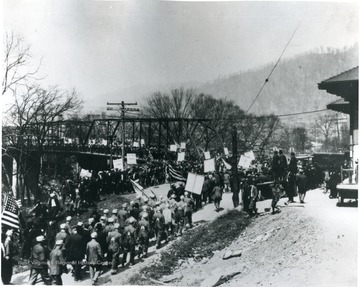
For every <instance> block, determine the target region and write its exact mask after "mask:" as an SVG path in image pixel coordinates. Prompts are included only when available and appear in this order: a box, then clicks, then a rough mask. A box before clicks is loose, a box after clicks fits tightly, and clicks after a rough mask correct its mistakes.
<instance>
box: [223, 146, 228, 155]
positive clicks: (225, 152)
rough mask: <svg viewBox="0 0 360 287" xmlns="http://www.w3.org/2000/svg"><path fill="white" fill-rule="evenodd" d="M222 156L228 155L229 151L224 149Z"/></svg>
mask: <svg viewBox="0 0 360 287" xmlns="http://www.w3.org/2000/svg"><path fill="white" fill-rule="evenodd" d="M224 154H225V155H229V150H228V148H227V147H224Z"/></svg>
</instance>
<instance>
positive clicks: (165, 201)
mask: <svg viewBox="0 0 360 287" xmlns="http://www.w3.org/2000/svg"><path fill="white" fill-rule="evenodd" d="M154 167H156V168H154V169H153V170H152V171H149V172H144V170H145V169H141V168H134V169H132V170H131V171H128V174H127V175H126V177H127V178H129V179H133V180H136V181H137V182H140V183H142V184H143V185H144V186H146V185H152V184H161V183H164V182H166V181H167V180H168V179H169V178H168V177H169V175H168V174H169V169H168V168H164V167H163V166H161V165H157V166H156V165H154ZM199 169H201V165H198V164H194V165H191V164H190V165H189V164H186V165H183V166H179V167H178V170H179V173H178V175H179V176H182V175H183V176H184V177H185V176H186V173H187V172H190V171H192V172H197V171H198V170H199ZM311 169H312V167H309V168H307V170H305V171H304V170H303V169H302V167H300V169H299V167H298V161H297V159H296V157H295V154H294V153H291V158H290V161H289V163H288V161H287V159H286V157H285V155H284V154H283V153H282V151H281V150H280V151H279V152H277V151H276V152H274V155H273V157H272V158H267V159H265V160H262V161H259V160H255V161H253V165H252V166H251V167H249V168H248V169H242V168H239V169H238V171H237V174H232V172H231V171H230V170H227V169H226V167H225V166H224V164H223V163H221V161H219V162H218V165H217V169H216V171H215V172H211V173H208V174H206V175H204V183H203V187H202V191H201V194H200V195H198V194H195V193H189V192H187V191H185V186H184V183H183V182H180V183H179V184H178V186H176V185H175V184H171V185H170V190H169V192H168V193H167V197H161V198H159V199H158V198H156V196H155V194H153V193H152V194H151V195H150V196H149V197H145V196H140V195H137V196H136V200H133V201H131V202H129V203H123V204H121V203H119V206H117V208H116V209H113V210H111V211H110V210H108V209H104V210H98V209H97V206H96V204H94V205H93V206H91V205H89V206H87V209H89V208H90V209H91V208H92V212H91V214H90V216H89V218H87V221H86V222H81V221H76V222H75V219H76V218H78V215H79V214H80V213H81V210H80V209H79V208H80V206H77V205H76V204H75V205H74V202H76V200H78V202H81V201H88V197H87V196H86V194H87V193H89V192H90V193H91V194H93V195H92V196H93V200H92V201H93V202H94V203H95V202H96V201H97V200H98V199H99V197H100V195H102V194H104V193H105V194H106V193H110V192H111V191H112V190H117V189H121V190H125V189H127V190H129V189H130V186H131V184H130V186H125V185H121V183H120V182H121V179H124V177H122V176H121V174H119V177H116V176H115V175H114V176H110V175H111V173H107V172H100V173H98V176H97V177H94V178H91V179H87V180H85V179H83V180H81V181H80V183H79V184H78V185H75V184H74V183H73V182H72V181H70V180H67V181H64V184H63V186H62V189H61V192H60V194H58V193H57V192H56V191H55V189H52V190H51V191H50V194H49V199H48V201H47V202H46V203H45V202H40V201H39V202H37V204H36V205H35V206H34V207H33V208H32V209H31V210H30V211H29V214H30V216H29V217H28V218H27V220H25V221H26V222H25V223H24V225H25V227H24V228H23V230H22V232H21V238H20V239H21V240H20V242H21V246H20V248H19V249H21V257H22V258H25V259H28V260H29V264H30V270H31V272H30V278H29V283H30V284H32V285H34V284H36V283H37V280H38V277H41V279H42V280H43V282H44V283H45V284H47V285H50V284H56V285H62V279H61V275H62V274H63V273H67V272H70V270H71V272H72V275H73V277H74V280H75V281H79V280H81V279H82V275H83V272H84V268H85V267H86V268H88V269H89V273H90V277H91V280H92V284H94V285H96V284H97V283H98V278H99V275H100V273H101V272H103V271H105V270H108V269H109V270H111V274H116V273H117V272H118V267H119V266H120V265H121V266H125V265H127V264H130V265H132V264H135V258H137V259H141V258H144V257H146V256H147V255H148V249H149V246H150V243H151V242H154V244H155V246H156V248H160V247H161V246H162V243H163V242H167V241H171V240H173V239H174V238H175V237H178V236H181V235H182V233H183V232H184V231H185V230H187V229H189V228H192V226H193V223H192V214H193V212H195V211H197V210H198V209H200V208H201V207H202V206H203V204H206V203H213V204H214V205H215V209H216V211H219V210H220V202H221V199H222V195H223V192H230V191H232V192H234V190H233V186H232V184H233V183H234V177H235V179H236V180H238V183H239V185H238V186H239V188H238V190H237V191H235V192H238V193H239V192H240V191H241V196H242V204H243V209H244V211H246V212H248V213H249V215H250V216H254V215H256V214H257V209H256V202H257V201H258V200H259V199H261V198H262V197H263V196H264V193H265V189H264V187H265V186H266V185H262V183H266V182H269V181H271V182H270V184H269V185H268V186H269V187H270V189H271V196H272V203H271V207H272V212H273V213H275V212H277V211H279V208H278V207H277V202H278V201H279V199H280V197H282V196H283V195H284V194H285V193H286V195H287V196H288V198H289V202H293V201H294V196H295V195H296V194H297V193H299V195H300V196H299V197H300V202H301V203H303V202H304V198H305V194H306V191H307V190H308V189H309V188H310V187H311V185H313V184H317V183H314V182H312V181H311V177H310V175H311V173H309V172H310V171H311ZM143 172H144V173H143ZM142 173H143V175H144V174H145V175H146V176H142V175H141V174H142ZM306 173H308V175H307V174H306ZM113 174H116V172H113ZM123 176H124V174H123ZM153 177H155V178H156V181H155V182H154V181H152V180H151V179H152V178H153ZM322 180H323V179H321V180H320V181H321V182H322ZM124 182H126V181H124ZM131 189H132V188H131ZM105 190H107V191H106V192H105ZM3 234H4V233H3ZM13 237H14V234H13V231H12V230H11V229H10V230H7V231H6V233H5V237H4V238H3V240H2V242H3V244H2V255H3V256H2V260H3V261H2V263H3V264H2V266H3V268H2V280H3V283H4V284H9V283H10V281H11V275H12V266H13V263H12V262H10V259H12V258H13V257H14V253H15V247H14V246H15V245H14V244H15V240H14V239H13ZM128 257H129V258H128ZM4 266H5V267H4Z"/></svg>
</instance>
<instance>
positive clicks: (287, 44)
mask: <svg viewBox="0 0 360 287" xmlns="http://www.w3.org/2000/svg"><path fill="white" fill-rule="evenodd" d="M303 20H304V16H303V18H302V19H301V21H300V22H299V24H298V25H297V27H296V29H295V31H294V33H293V34H292V35H291V37H290V39H289V41H288V42H287V43H286V45H285V48H284V50H283V51H282V53H281V55H280V57H279V59H278V60H277V62H276V63H275V65H274V67H273V68H272V70H271V71H270V74H269V76H268V77H267V78H266V79H265V82H264V83H263V85H262V86H261V88H260V90H259V92H258V93H257V95H256V97H255V99H254V100H253V101H252V103H251V105H250V107H249V108H248V109H247V110H246V113H248V112H249V110H250V109H251V107H252V106H253V105H254V103H255V102H256V100H257V99H258V97H259V96H260V94H261V91H262V90H263V88H264V87H265V85H266V83H267V82H269V79H270V77H271V75H272V73H273V72H274V70H275V68H276V67H277V65H278V64H279V62H280V60H281V58H282V56H283V55H284V53H285V51H286V49H287V47H288V46H289V44H290V42H291V40H292V38H293V37H294V35H295V33H296V31H297V30H298V29H299V27H300V25H301V23H302V21H303Z"/></svg>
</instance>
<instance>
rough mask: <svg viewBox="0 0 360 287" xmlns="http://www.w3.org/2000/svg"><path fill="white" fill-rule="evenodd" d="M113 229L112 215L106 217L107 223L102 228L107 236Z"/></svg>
mask: <svg viewBox="0 0 360 287" xmlns="http://www.w3.org/2000/svg"><path fill="white" fill-rule="evenodd" d="M114 229H115V227H114V218H113V217H109V218H108V219H107V225H106V226H105V228H104V233H105V235H106V236H107V235H108V234H109V233H110V232H111V231H113V230H114Z"/></svg>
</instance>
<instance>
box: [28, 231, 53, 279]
mask: <svg viewBox="0 0 360 287" xmlns="http://www.w3.org/2000/svg"><path fill="white" fill-rule="evenodd" d="M44 241H45V237H44V236H43V235H40V236H38V237H36V244H35V245H34V246H33V248H32V250H31V257H30V264H31V268H30V279H29V284H30V285H35V284H36V281H37V277H38V275H39V274H40V276H41V279H42V280H43V281H44V283H45V285H51V278H50V276H49V273H48V265H47V261H48V260H49V250H48V249H47V248H46V247H45V246H44V245H43V244H44Z"/></svg>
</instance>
